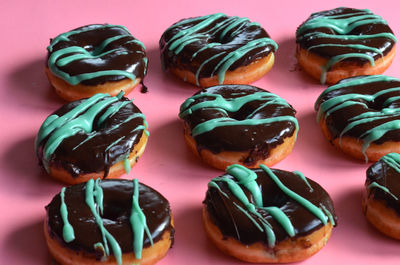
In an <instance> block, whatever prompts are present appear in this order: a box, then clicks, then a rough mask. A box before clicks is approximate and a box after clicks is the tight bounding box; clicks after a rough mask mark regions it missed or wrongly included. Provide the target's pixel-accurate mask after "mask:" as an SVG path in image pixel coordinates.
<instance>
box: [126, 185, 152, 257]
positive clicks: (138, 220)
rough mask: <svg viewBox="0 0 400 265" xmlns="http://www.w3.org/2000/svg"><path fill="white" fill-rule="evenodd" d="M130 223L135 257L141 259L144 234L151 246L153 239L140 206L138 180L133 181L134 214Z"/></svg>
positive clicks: (132, 213)
mask: <svg viewBox="0 0 400 265" xmlns="http://www.w3.org/2000/svg"><path fill="white" fill-rule="evenodd" d="M129 221H130V223H131V226H132V231H133V250H134V253H135V257H136V258H137V259H141V258H142V250H143V236H144V232H146V235H147V237H148V238H149V240H150V243H151V245H153V238H152V236H151V233H150V231H149V228H148V227H147V223H146V216H145V215H144V213H143V211H142V209H141V208H140V205H139V182H138V180H137V179H134V180H133V196H132V212H131V216H130V218H129Z"/></svg>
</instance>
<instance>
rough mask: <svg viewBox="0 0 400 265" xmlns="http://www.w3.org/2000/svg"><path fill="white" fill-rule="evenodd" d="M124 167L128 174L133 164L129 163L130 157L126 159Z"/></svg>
mask: <svg viewBox="0 0 400 265" xmlns="http://www.w3.org/2000/svg"><path fill="white" fill-rule="evenodd" d="M124 169H125V172H126V174H129V172H131V164H130V163H129V157H127V158H125V159H124Z"/></svg>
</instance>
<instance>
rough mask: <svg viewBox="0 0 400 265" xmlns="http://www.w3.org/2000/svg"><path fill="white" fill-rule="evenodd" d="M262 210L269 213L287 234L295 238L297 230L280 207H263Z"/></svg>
mask: <svg viewBox="0 0 400 265" xmlns="http://www.w3.org/2000/svg"><path fill="white" fill-rule="evenodd" d="M261 209H263V210H265V211H267V212H268V213H269V214H270V215H271V216H272V217H273V218H274V219H275V220H276V221H277V222H278V223H279V224H280V225H281V226H282V227H283V229H284V230H285V231H286V233H287V234H288V235H289V236H291V237H293V236H295V230H294V227H293V224H292V222H291V221H290V219H289V217H288V216H287V215H286V214H285V213H284V212H283V211H282V210H281V209H280V208H278V207H275V206H272V207H261Z"/></svg>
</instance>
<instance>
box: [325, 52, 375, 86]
mask: <svg viewBox="0 0 400 265" xmlns="http://www.w3.org/2000/svg"><path fill="white" fill-rule="evenodd" d="M347 58H363V59H366V60H368V61H369V63H370V64H371V66H375V60H374V57H373V56H370V55H368V54H363V53H346V54H341V55H337V56H334V57H332V58H331V59H330V60H329V61H328V63H327V64H326V65H324V66H323V67H322V68H321V70H322V71H321V78H320V82H321V84H325V82H326V74H327V71H329V69H330V68H331V67H332V66H333V65H335V64H336V63H338V62H340V61H343V60H345V59H347Z"/></svg>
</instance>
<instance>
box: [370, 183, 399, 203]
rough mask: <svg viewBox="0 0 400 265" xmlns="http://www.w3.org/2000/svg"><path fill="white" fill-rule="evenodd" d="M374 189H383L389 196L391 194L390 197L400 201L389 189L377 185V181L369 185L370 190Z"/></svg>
mask: <svg viewBox="0 0 400 265" xmlns="http://www.w3.org/2000/svg"><path fill="white" fill-rule="evenodd" d="M372 188H378V189H381V190H383V191H384V192H386V193H387V194H389V195H390V196H392V197H393V198H394V199H395V200H396V201H397V200H399V198H397V197H396V195H394V194H393V193H391V192H390V190H389V189H388V188H386V187H385V186H382V185H380V184H378V183H376V182H375V181H374V182H372V183H371V184H369V185H368V189H372Z"/></svg>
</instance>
